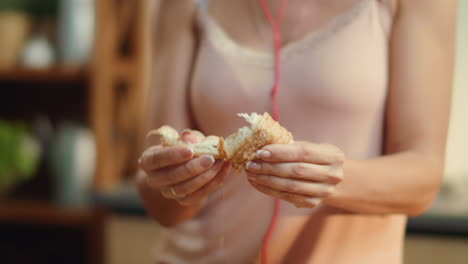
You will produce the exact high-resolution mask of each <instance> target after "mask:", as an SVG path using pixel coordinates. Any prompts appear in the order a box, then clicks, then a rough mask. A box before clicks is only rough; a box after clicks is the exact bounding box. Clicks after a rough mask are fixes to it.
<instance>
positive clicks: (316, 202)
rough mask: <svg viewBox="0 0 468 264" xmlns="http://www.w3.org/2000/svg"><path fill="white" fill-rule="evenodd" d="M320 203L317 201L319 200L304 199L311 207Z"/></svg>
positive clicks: (319, 200)
mask: <svg viewBox="0 0 468 264" xmlns="http://www.w3.org/2000/svg"><path fill="white" fill-rule="evenodd" d="M321 201H322V199H319V198H307V199H306V202H307V203H308V204H311V205H315V206H316V205H318V204H319V203H320V202H321Z"/></svg>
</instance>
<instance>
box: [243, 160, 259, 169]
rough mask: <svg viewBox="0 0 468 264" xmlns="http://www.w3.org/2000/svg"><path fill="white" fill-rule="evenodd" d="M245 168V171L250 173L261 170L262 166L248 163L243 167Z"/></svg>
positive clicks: (251, 162)
mask: <svg viewBox="0 0 468 264" xmlns="http://www.w3.org/2000/svg"><path fill="white" fill-rule="evenodd" d="M245 168H246V169H247V170H251V171H258V170H260V169H261V168H262V166H261V165H260V164H258V163H256V162H253V161H249V162H247V164H246V165H245Z"/></svg>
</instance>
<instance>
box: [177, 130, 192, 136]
mask: <svg viewBox="0 0 468 264" xmlns="http://www.w3.org/2000/svg"><path fill="white" fill-rule="evenodd" d="M191 133H192V130H190V129H184V130H182V133H180V136H181V137H182V136H186V135H188V134H191Z"/></svg>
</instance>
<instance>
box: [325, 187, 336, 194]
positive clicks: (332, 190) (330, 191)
mask: <svg viewBox="0 0 468 264" xmlns="http://www.w3.org/2000/svg"><path fill="white" fill-rule="evenodd" d="M334 191H335V186H333V185H330V186H328V187H327V188H326V192H327V193H329V194H332V193H333V192H334Z"/></svg>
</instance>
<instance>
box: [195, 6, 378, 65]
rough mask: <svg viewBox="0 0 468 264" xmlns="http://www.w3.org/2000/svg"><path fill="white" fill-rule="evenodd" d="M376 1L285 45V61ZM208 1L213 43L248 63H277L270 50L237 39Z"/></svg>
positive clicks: (203, 9)
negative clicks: (213, 15)
mask: <svg viewBox="0 0 468 264" xmlns="http://www.w3.org/2000/svg"><path fill="white" fill-rule="evenodd" d="M371 1H372V0H361V1H359V2H357V3H356V4H354V5H353V6H352V7H351V8H349V9H348V10H347V11H345V12H343V13H341V14H338V15H337V16H335V17H334V18H332V19H330V20H329V21H328V22H326V23H325V25H324V26H322V27H320V28H318V29H317V30H314V31H311V32H309V33H308V34H306V35H305V36H304V37H303V38H301V39H299V40H296V41H293V42H291V43H288V44H286V45H285V46H283V48H282V50H281V56H282V58H283V60H287V59H288V58H289V57H292V56H294V55H295V54H298V53H300V52H301V51H303V50H304V49H310V48H311V47H313V46H314V45H317V44H319V43H320V42H321V41H323V40H325V39H327V38H328V37H330V36H331V35H333V34H335V33H336V32H338V31H339V30H341V29H342V28H344V27H345V26H346V25H348V24H350V23H351V22H352V21H354V19H355V18H356V17H357V16H358V15H359V14H361V13H362V12H363V10H364V9H365V8H366V7H368V5H369V3H370V2H371ZM207 6H208V1H207V0H201V1H199V16H198V17H199V19H200V23H202V25H203V27H204V29H205V30H204V32H205V34H206V38H207V39H208V40H209V41H211V42H212V43H213V45H214V46H215V47H217V48H218V49H220V50H222V51H224V52H225V53H227V54H229V55H231V56H233V57H236V58H238V59H240V60H242V61H244V62H246V63H253V64H256V65H259V66H264V67H272V66H273V64H274V58H273V56H274V55H273V53H270V52H266V51H258V50H255V49H253V48H250V47H247V46H243V45H240V44H238V43H237V42H235V41H234V40H233V39H232V38H231V37H230V36H229V35H228V34H227V33H226V32H225V31H224V30H223V29H222V28H221V26H219V25H218V24H217V23H216V21H215V20H214V19H213V18H211V16H209V15H208V12H207Z"/></svg>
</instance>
